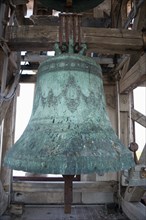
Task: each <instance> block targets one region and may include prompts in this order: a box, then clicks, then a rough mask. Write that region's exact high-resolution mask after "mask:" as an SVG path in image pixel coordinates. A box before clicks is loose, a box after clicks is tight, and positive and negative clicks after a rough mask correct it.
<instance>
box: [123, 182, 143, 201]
mask: <svg viewBox="0 0 146 220" xmlns="http://www.w3.org/2000/svg"><path fill="white" fill-rule="evenodd" d="M145 191H146V189H145V188H144V187H141V186H134V187H130V186H127V188H126V191H125V194H124V200H126V201H127V202H140V201H141V198H142V196H143V195H144V193H145Z"/></svg>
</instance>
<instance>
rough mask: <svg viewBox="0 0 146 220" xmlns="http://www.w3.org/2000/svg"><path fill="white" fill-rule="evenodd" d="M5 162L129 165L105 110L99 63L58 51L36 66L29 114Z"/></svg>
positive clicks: (36, 166) (53, 166) (86, 167)
mask: <svg viewBox="0 0 146 220" xmlns="http://www.w3.org/2000/svg"><path fill="white" fill-rule="evenodd" d="M5 165H7V166H9V167H11V168H12V169H15V170H23V171H26V172H33V173H43V174H49V173H52V174H63V175H76V174H88V173H94V172H95V173H99V174H101V173H105V172H114V171H119V170H124V169H128V168H130V167H132V166H134V162H133V159H132V155H131V152H130V151H129V150H128V149H127V148H126V147H125V146H124V145H123V144H122V143H121V142H120V140H119V139H118V137H117V136H116V134H115V132H114V131H113V129H112V127H111V124H110V121H109V118H108V116H107V113H106V105H105V97H104V92H103V82H102V73H101V68H100V66H99V65H97V64H96V63H95V62H94V60H93V59H92V58H89V57H85V56H82V55H80V54H68V53H67V54H60V55H57V56H55V57H51V58H49V59H48V60H47V61H45V62H43V63H42V64H41V65H40V67H39V70H38V78H37V83H36V93H35V98H34V105H33V111H32V115H31V118H30V121H29V124H28V126H27V128H26V129H25V131H24V133H23V134H22V136H21V137H20V139H19V140H18V141H17V142H16V143H15V144H14V146H13V147H12V148H11V149H10V150H9V152H8V153H7V155H6V158H5Z"/></svg>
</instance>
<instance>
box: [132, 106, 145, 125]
mask: <svg viewBox="0 0 146 220" xmlns="http://www.w3.org/2000/svg"><path fill="white" fill-rule="evenodd" d="M131 119H132V120H133V121H135V122H137V123H139V124H140V125H142V126H143V127H145V128H146V116H145V115H143V114H142V113H140V112H138V111H137V110H135V109H132V110H131Z"/></svg>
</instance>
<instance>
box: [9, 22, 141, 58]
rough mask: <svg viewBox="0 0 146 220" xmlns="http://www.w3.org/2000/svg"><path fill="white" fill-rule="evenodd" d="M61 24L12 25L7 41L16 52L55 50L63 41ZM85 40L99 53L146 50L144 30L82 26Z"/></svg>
mask: <svg viewBox="0 0 146 220" xmlns="http://www.w3.org/2000/svg"><path fill="white" fill-rule="evenodd" d="M58 33H59V26H52V27H51V26H33V25H27V26H25V25H24V26H19V27H15V26H11V27H10V26H9V27H8V28H7V42H8V46H9V47H10V49H11V50H14V51H25V50H28V51H41V50H42V51H49V50H50V51H51V50H54V43H55V42H59V35H58ZM81 33H82V37H81V41H82V43H86V44H87V46H88V51H89V52H95V53H111V54H114V53H117V54H123V53H126V54H128V53H135V52H137V51H143V50H144V41H143V35H142V32H138V31H132V30H125V29H109V28H88V27H81Z"/></svg>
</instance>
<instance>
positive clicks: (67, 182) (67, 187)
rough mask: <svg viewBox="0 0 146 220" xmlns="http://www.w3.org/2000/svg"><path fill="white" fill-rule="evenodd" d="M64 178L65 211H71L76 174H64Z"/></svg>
mask: <svg viewBox="0 0 146 220" xmlns="http://www.w3.org/2000/svg"><path fill="white" fill-rule="evenodd" d="M63 178H64V213H66V214H67V213H71V204H72V200H73V195H72V194H73V193H72V181H73V178H74V175H63Z"/></svg>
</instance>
